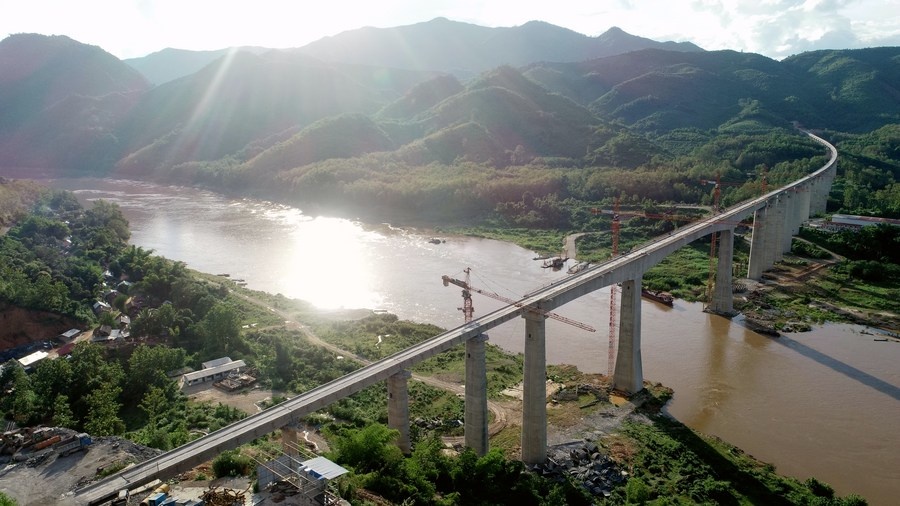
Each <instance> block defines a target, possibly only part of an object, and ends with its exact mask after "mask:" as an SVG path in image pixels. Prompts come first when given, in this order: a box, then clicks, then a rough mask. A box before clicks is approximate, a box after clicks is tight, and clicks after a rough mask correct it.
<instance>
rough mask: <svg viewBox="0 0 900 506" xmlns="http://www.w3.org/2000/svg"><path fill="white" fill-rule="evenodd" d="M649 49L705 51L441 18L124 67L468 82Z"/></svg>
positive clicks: (173, 53)
mask: <svg viewBox="0 0 900 506" xmlns="http://www.w3.org/2000/svg"><path fill="white" fill-rule="evenodd" d="M651 47H652V48H659V49H668V50H672V51H702V49H701V48H700V47H698V46H696V45H694V44H692V43H690V42H671V41H669V42H657V41H655V40H651V39H647V38H644V37H638V36H635V35H630V34H628V33H625V32H624V31H622V30H621V29H619V28H615V27H614V28H610V29H609V30H608V31H606V32H605V33H603V34H602V35H600V36H597V37H588V36H587V35H583V34H580V33H577V32H574V31H572V30H569V29H567V28H562V27H559V26H555V25H551V24H549V23H545V22H542V21H530V22H528V23H525V24H524V25H521V26H513V27H500V28H488V27H484V26H478V25H473V24H469V23H463V22H459V21H450V20H448V19H445V18H436V19H433V20H431V21H426V22H422V23H415V24H412V25H407V26H399V27H394V28H374V27H364V28H358V29H356V30H348V31H346V32H342V33H340V34H337V35H334V36H330V37H324V38H322V39H319V40H317V41H314V42H311V43H309V44H307V45H305V46H302V47H299V48H294V49H266V48H259V47H242V48H226V49H219V50H215V51H186V50H182V49H171V48H170V49H164V50H162V51H158V52H156V53H153V54H150V55H147V56H144V57H140V58H129V59H127V60H125V63H128V64H129V65H131V66H132V67H134V68H135V69H137V70H138V71H140V72H141V73H143V74H144V75H145V76H146V77H147V79H148V80H149V81H150V82H152V83H156V84H162V83H165V82H168V81H171V80H174V79H177V78H180V77H184V76H187V75H190V74H193V73H194V72H197V71H199V70H200V69H201V68H203V67H205V66H206V65H209V64H210V63H212V62H213V61H215V60H218V59H219V58H222V57H224V56H226V55H227V54H228V53H229V52H231V51H234V50H236V49H237V50H245V51H249V52H252V53H255V54H262V53H265V52H268V51H279V52H285V53H288V54H304V55H307V56H312V57H314V58H317V59H319V60H323V61H328V62H332V63H341V64H359V65H366V66H374V67H386V68H393V69H406V70H415V71H439V72H447V73H451V74H456V75H457V76H458V77H460V78H468V77H472V76H474V75H477V74H478V73H480V72H483V71H485V70H490V69H492V68H494V67H498V66H500V65H513V66H521V65H526V64H528V63H532V62H536V61H562V62H574V61H581V60H587V59H591V58H599V57H603V56H610V55H613V54H619V53H625V52H629V51H635V50H639V49H646V48H651Z"/></svg>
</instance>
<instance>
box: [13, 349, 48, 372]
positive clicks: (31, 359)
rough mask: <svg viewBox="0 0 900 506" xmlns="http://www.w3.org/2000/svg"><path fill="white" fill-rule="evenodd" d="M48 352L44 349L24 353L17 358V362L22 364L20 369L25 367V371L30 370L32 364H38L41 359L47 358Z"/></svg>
mask: <svg viewBox="0 0 900 506" xmlns="http://www.w3.org/2000/svg"><path fill="white" fill-rule="evenodd" d="M48 355H49V354H48V353H47V352H46V351H43V350H42V351H36V352H34V353H32V354H31V355H26V356H24V357H22V358H20V359H19V364H21V365H22V369H25V371H26V372H28V371H30V370H31V369H32V368H33V367H34V366H36V365H37V364H38V362H40V361H41V360H44V359H45V358H47V356H48Z"/></svg>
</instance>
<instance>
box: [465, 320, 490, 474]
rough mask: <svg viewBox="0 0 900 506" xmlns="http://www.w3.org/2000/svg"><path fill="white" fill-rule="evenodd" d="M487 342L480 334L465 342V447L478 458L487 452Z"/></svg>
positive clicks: (486, 337)
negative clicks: (472, 451)
mask: <svg viewBox="0 0 900 506" xmlns="http://www.w3.org/2000/svg"><path fill="white" fill-rule="evenodd" d="M487 340H488V336H487V334H481V335H479V336H476V337H473V338H472V339H469V340H468V341H466V408H465V409H466V411H465V415H466V422H465V423H466V426H465V430H466V446H468V447H469V448H471V449H473V450H475V454H476V455H478V456H479V457H480V456H482V455H484V454H486V453H487V451H488V404H487V367H486V365H485V352H484V348H485V344H484V343H485V341H487Z"/></svg>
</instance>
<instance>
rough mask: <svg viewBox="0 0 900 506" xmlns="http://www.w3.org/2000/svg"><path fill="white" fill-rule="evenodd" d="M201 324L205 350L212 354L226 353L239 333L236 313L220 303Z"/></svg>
mask: <svg viewBox="0 0 900 506" xmlns="http://www.w3.org/2000/svg"><path fill="white" fill-rule="evenodd" d="M201 323H202V326H203V330H204V332H205V336H206V339H205V344H206V348H207V350H209V351H210V352H211V353H214V354H218V353H228V350H230V349H231V348H232V347H233V345H234V344H235V342H236V341H237V339H238V338H239V336H240V333H241V320H240V317H239V316H238V314H237V312H236V311H235V310H234V309H232V308H231V307H230V306H228V305H227V304H224V303H221V302H220V303H218V304H216V305H215V306H213V307H212V309H210V310H209V312H208V313H206V316H205V317H204V318H203V321H202V322H201Z"/></svg>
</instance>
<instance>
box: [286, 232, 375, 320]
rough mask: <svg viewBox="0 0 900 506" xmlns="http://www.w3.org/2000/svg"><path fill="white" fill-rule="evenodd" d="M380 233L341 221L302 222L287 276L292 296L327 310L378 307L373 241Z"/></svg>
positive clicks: (293, 237) (295, 240) (294, 238)
mask: <svg viewBox="0 0 900 506" xmlns="http://www.w3.org/2000/svg"><path fill="white" fill-rule="evenodd" d="M378 237H379V236H378V234H376V233H374V232H366V231H365V230H363V229H362V228H361V227H359V226H358V225H357V224H355V223H352V222H350V221H347V220H342V219H336V218H323V217H318V218H315V219H312V220H308V221H303V222H301V223H297V225H296V230H295V231H294V233H293V234H291V238H290V240H291V241H293V242H294V243H293V247H292V248H290V249H291V251H292V252H293V255H294V257H293V258H291V259H289V261H288V263H287V266H286V269H287V270H286V272H285V277H286V281H287V282H288V283H289V284H290V289H289V290H288V292H289V293H290V295H291V296H293V297H297V298H300V299H303V300H306V301H309V302H311V303H312V304H314V305H315V306H317V307H320V308H324V309H335V308H374V307H377V306H378V304H379V302H380V297H378V295H377V294H376V293H375V292H374V291H373V289H372V286H373V285H374V281H375V274H376V272H375V267H376V266H374V265H373V261H372V258H371V255H370V254H369V253H370V252H369V248H368V247H367V243H368V242H370V241H373V240H378Z"/></svg>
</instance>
